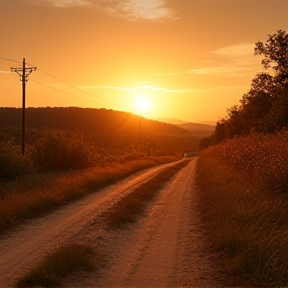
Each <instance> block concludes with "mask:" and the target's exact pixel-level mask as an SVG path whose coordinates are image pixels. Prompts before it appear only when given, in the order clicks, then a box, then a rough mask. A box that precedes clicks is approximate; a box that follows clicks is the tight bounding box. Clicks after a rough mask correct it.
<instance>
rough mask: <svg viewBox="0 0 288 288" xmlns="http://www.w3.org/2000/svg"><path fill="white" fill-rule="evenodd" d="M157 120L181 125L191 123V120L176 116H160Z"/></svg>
mask: <svg viewBox="0 0 288 288" xmlns="http://www.w3.org/2000/svg"><path fill="white" fill-rule="evenodd" d="M157 120H158V121H160V122H164V123H169V124H173V125H181V124H185V123H189V121H183V120H179V119H175V118H158V119H157Z"/></svg>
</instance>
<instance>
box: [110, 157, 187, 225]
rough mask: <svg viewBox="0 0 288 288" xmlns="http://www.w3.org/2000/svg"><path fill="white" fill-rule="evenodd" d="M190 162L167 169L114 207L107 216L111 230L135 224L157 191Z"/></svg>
mask: <svg viewBox="0 0 288 288" xmlns="http://www.w3.org/2000/svg"><path fill="white" fill-rule="evenodd" d="M188 163H189V160H186V161H183V162H180V163H179V164H177V165H175V166H172V167H168V168H165V169H164V170H163V171H161V172H160V173H159V174H157V175H156V176H155V177H153V178H152V179H151V180H149V181H148V182H146V183H144V184H143V185H141V186H140V187H138V188H136V190H134V191H133V192H132V193H130V194H129V195H128V196H126V197H125V198H123V199H122V200H120V201H119V202H118V203H117V204H116V205H114V206H113V207H112V208H111V209H110V210H109V212H108V214H107V216H106V221H107V225H108V227H109V228H118V227H121V226H123V225H124V224H126V223H130V222H134V221H135V219H136V217H137V216H138V215H139V214H141V213H142V212H143V210H144V209H145V206H146V204H147V202H148V201H149V200H151V199H152V198H153V197H154V196H155V195H156V193H157V191H158V190H159V189H160V188H161V187H162V186H163V185H164V184H165V182H167V181H168V180H170V179H171V177H173V176H174V175H175V174H176V173H177V172H178V171H179V170H180V169H182V168H183V167H185V166H186V165H187V164H188Z"/></svg>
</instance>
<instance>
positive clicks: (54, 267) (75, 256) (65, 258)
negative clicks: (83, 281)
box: [17, 244, 96, 288]
mask: <svg viewBox="0 0 288 288" xmlns="http://www.w3.org/2000/svg"><path fill="white" fill-rule="evenodd" d="M95 258H96V255H95V252H94V250H93V248H92V247H90V246H87V245H80V244H69V245H65V246H61V247H60V248H58V249H56V250H54V251H53V252H52V253H51V254H49V255H47V256H46V257H45V258H44V259H43V260H42V261H41V262H39V263H38V264H37V265H36V267H35V268H34V269H33V270H32V271H30V272H29V273H28V274H26V275H25V276H24V277H22V278H21V279H20V280H19V281H18V284H17V287H18V288H26V287H27V288H28V287H45V288H49V287H60V286H61V283H62V282H63V279H65V278H66V277H67V276H69V275H71V274H73V273H75V272H79V271H87V272H92V271H94V270H95V268H96V265H95V263H96V259H95Z"/></svg>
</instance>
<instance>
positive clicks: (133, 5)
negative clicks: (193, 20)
mask: <svg viewBox="0 0 288 288" xmlns="http://www.w3.org/2000/svg"><path fill="white" fill-rule="evenodd" d="M30 1H32V2H34V3H37V4H48V5H51V6H55V7H59V8H65V7H77V6H78V7H90V8H95V9H97V10H100V11H103V12H105V13H108V14H112V15H115V16H117V17H122V18H125V19H127V20H129V21H137V20H140V19H145V20H150V21H159V20H160V21H165V20H171V19H176V18H177V17H178V16H177V14H176V12H175V11H174V10H173V9H172V7H170V6H169V5H168V4H167V0H30Z"/></svg>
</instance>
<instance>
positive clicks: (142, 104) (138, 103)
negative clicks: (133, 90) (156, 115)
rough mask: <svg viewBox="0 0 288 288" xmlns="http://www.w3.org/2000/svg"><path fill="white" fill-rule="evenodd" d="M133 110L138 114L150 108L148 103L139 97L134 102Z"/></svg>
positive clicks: (147, 100) (143, 97) (145, 99)
mask: <svg viewBox="0 0 288 288" xmlns="http://www.w3.org/2000/svg"><path fill="white" fill-rule="evenodd" d="M135 108H136V110H137V112H138V113H142V112H146V111H147V110H149V108H150V101H149V99H148V98H147V97H145V96H139V97H137V99H136V100H135Z"/></svg>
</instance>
